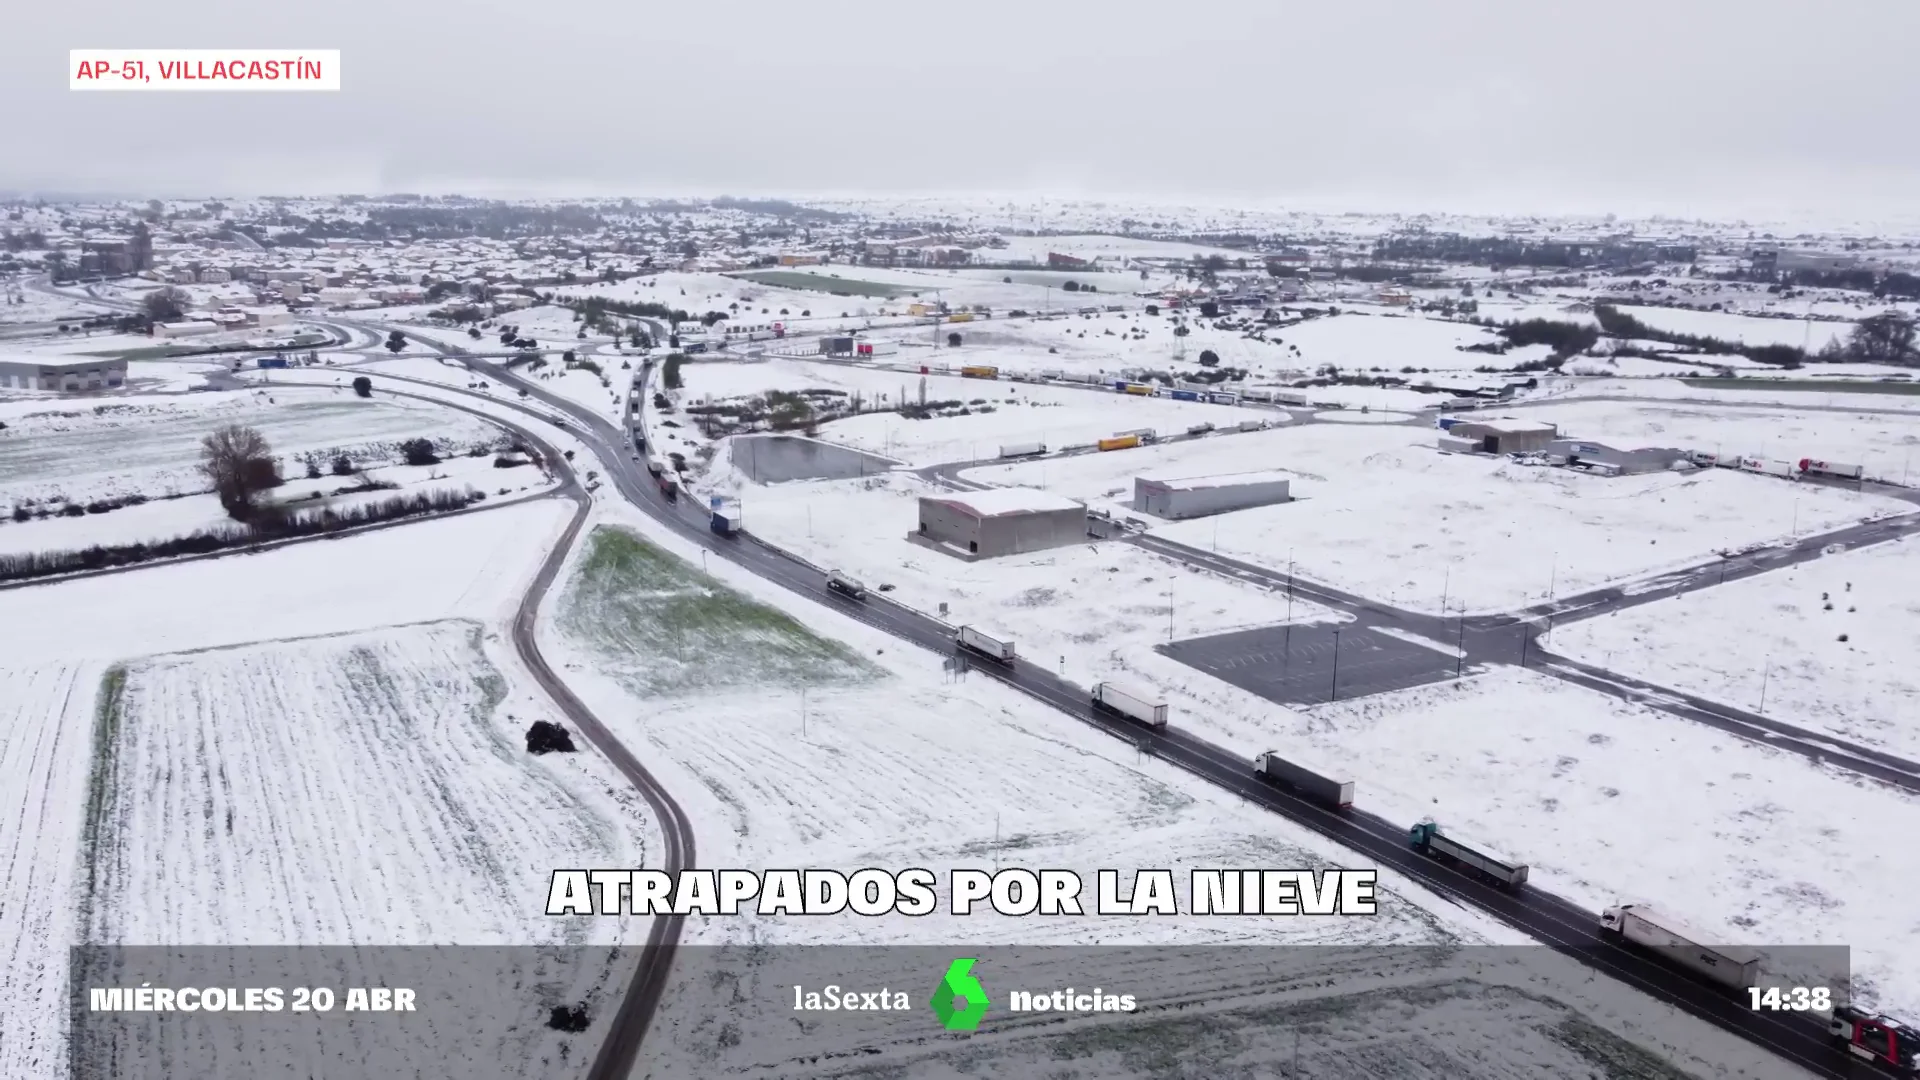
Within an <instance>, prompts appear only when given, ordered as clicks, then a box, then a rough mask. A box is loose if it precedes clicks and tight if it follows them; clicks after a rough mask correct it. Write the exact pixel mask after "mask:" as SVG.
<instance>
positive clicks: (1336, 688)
mask: <svg viewBox="0 0 1920 1080" xmlns="http://www.w3.org/2000/svg"><path fill="white" fill-rule="evenodd" d="M1327 700H1328V701H1329V702H1333V701H1338V700H1340V628H1339V627H1337V626H1336V627H1334V628H1333V685H1332V686H1331V687H1329V688H1328V690H1327Z"/></svg>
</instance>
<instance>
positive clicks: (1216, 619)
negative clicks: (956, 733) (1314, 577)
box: [701, 473, 1334, 686]
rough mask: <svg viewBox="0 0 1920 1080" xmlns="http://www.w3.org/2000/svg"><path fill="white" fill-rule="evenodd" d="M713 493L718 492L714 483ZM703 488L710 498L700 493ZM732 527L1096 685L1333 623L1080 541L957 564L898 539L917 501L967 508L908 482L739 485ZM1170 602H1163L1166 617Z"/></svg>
mask: <svg viewBox="0 0 1920 1080" xmlns="http://www.w3.org/2000/svg"><path fill="white" fill-rule="evenodd" d="M716 489H718V487H717V486H716ZM701 490H706V489H705V488H702V489H701ZM729 490H733V491H737V492H740V493H741V495H742V502H741V504H740V506H741V511H742V523H743V525H744V527H745V528H746V529H747V530H748V531H749V532H752V533H753V534H754V535H755V536H759V537H763V538H765V539H766V540H767V541H768V542H770V543H773V544H775V545H777V546H779V547H781V548H784V549H786V550H788V551H791V552H794V553H795V554H798V555H800V556H802V557H803V558H806V559H807V560H808V561H810V562H812V563H814V564H815V565H818V566H821V567H824V568H830V569H839V570H842V571H844V572H846V573H848V574H850V575H852V576H854V577H855V578H858V579H859V580H861V581H862V582H864V583H865V584H866V585H867V586H868V587H869V588H877V587H879V586H881V585H886V586H889V587H890V593H889V595H890V598H891V599H893V600H896V601H898V602H900V603H903V604H906V605H907V606H909V607H913V608H916V609H918V610H920V611H925V612H929V613H933V612H937V611H939V610H940V606H941V605H943V604H944V605H946V612H947V613H946V615H945V616H944V617H945V618H946V619H947V621H949V622H952V623H954V624H955V625H960V624H968V623H970V624H973V625H977V626H979V627H981V628H982V629H984V630H987V631H989V632H993V631H996V630H998V631H1000V632H1004V633H1005V634H1007V635H1009V636H1011V637H1014V638H1016V639H1018V641H1019V646H1020V651H1021V654H1022V655H1023V656H1027V657H1030V658H1032V660H1033V662H1034V663H1037V664H1041V665H1043V666H1045V667H1047V668H1048V669H1050V670H1059V669H1060V668H1061V665H1060V663H1059V661H1061V660H1063V659H1064V661H1065V665H1064V670H1063V671H1062V672H1061V673H1062V674H1065V675H1066V676H1067V677H1068V678H1070V679H1073V680H1074V681H1077V682H1080V683H1083V684H1085V685H1089V686H1090V685H1092V684H1093V683H1094V682H1097V681H1099V680H1101V679H1103V678H1108V677H1114V676H1116V675H1118V674H1119V673H1120V672H1122V671H1124V670H1125V669H1126V668H1127V667H1129V666H1131V665H1133V664H1137V663H1140V662H1142V661H1143V660H1145V659H1146V658H1148V657H1150V656H1151V655H1152V651H1153V646H1154V645H1156V644H1164V643H1166V641H1167V640H1168V638H1169V634H1171V635H1172V636H1173V637H1176V638H1188V637H1194V636H1198V635H1203V634H1214V633H1221V632H1224V631H1228V630H1241V629H1249V628H1252V627H1256V626H1274V625H1278V624H1282V623H1285V622H1287V621H1288V620H1289V618H1291V619H1292V620H1293V621H1295V622H1308V621H1317V620H1325V619H1330V618H1333V617H1334V616H1333V615H1332V614H1331V613H1330V612H1328V611H1327V610H1325V609H1323V608H1320V607H1318V606H1316V605H1314V604H1310V603H1308V602H1306V601H1304V600H1295V601H1293V602H1292V603H1291V604H1289V602H1288V600H1287V597H1286V595H1285V593H1284V592H1277V593H1276V592H1270V591H1268V590H1267V589H1265V588H1262V587H1259V586H1255V585H1249V584H1247V583H1245V582H1240V581H1234V580H1229V579H1225V578H1221V577H1217V576H1215V575H1212V574H1205V573H1200V572H1198V571H1195V570H1192V569H1189V568H1188V567H1186V566H1184V565H1182V564H1179V563H1176V562H1174V561H1173V560H1171V559H1168V558H1165V557H1164V556H1159V555H1153V554H1150V553H1148V552H1146V551H1144V550H1142V549H1140V548H1137V547H1133V546H1131V545H1128V544H1117V543H1102V544H1078V545H1074V546H1071V547H1063V548H1055V549H1052V550H1049V551H1042V552H1035V553H1031V554H1027V555H1016V556H1009V557H1006V558H998V559H983V560H981V561H979V562H965V561H962V560H960V559H956V558H954V557H952V556H949V555H944V554H941V553H939V552H936V551H932V550H929V549H927V548H924V547H921V546H919V545H917V544H914V543H911V542H909V541H908V540H907V539H906V535H907V534H908V533H909V532H912V531H913V530H914V528H915V527H916V523H917V522H918V520H919V499H920V498H921V497H929V498H955V497H964V496H963V495H962V494H961V493H957V492H954V491H951V490H949V489H946V488H942V487H938V486H935V485H932V484H929V483H926V482H924V481H922V480H921V479H920V478H918V477H916V476H913V475H911V474H906V473H895V474H891V475H888V476H881V477H873V478H870V479H867V480H834V481H812V482H804V483H789V484H776V485H771V486H760V485H751V484H737V483H736V485H734V486H733V487H732V488H730V489H729ZM1169 596H1172V597H1174V598H1175V599H1174V600H1173V601H1172V603H1171V607H1172V611H1171V618H1169V611H1168V608H1169Z"/></svg>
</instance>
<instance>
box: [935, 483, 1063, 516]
mask: <svg viewBox="0 0 1920 1080" xmlns="http://www.w3.org/2000/svg"><path fill="white" fill-rule="evenodd" d="M930 501H932V502H940V503H946V504H947V505H949V506H955V507H958V508H959V509H961V510H964V511H966V512H967V513H970V514H972V515H973V516H975V517H998V516H1000V515H1002V514H1036V513H1042V512H1045V511H1048V510H1079V509H1083V508H1084V504H1082V503H1078V502H1075V501H1073V500H1072V499H1069V498H1067V497H1066V496H1064V495H1055V494H1053V493H1052V492H1050V491H1041V490H1039V489H1038V488H1024V487H1008V488H993V489H991V490H988V491H968V492H964V493H961V494H957V495H952V496H949V497H946V498H939V499H931V500H930Z"/></svg>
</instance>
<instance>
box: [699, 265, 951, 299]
mask: <svg viewBox="0 0 1920 1080" xmlns="http://www.w3.org/2000/svg"><path fill="white" fill-rule="evenodd" d="M727 276H728V277H736V278H740V279H742V280H745V281H751V282H755V283H757V284H760V285H771V286H773V287H774V288H776V289H803V290H806V291H808V292H823V293H834V294H836V295H846V296H872V297H878V298H879V299H882V300H891V299H893V298H894V297H896V296H906V295H908V294H910V293H916V292H923V291H925V290H922V289H915V288H912V287H910V286H906V285H887V284H883V283H881V282H878V281H861V280H859V279H858V278H839V277H830V276H828V275H826V274H805V273H801V272H800V271H798V270H752V271H749V272H747V273H743V274H728V275H727Z"/></svg>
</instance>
